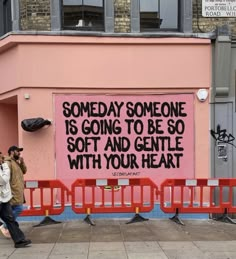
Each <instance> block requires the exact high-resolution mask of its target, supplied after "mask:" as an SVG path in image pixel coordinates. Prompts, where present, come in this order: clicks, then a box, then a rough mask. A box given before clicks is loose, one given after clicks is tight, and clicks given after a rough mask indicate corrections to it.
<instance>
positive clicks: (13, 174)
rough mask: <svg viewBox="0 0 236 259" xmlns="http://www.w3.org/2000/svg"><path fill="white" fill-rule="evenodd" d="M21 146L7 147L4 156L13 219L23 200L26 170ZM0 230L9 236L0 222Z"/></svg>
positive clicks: (21, 206) (4, 225)
mask: <svg viewBox="0 0 236 259" xmlns="http://www.w3.org/2000/svg"><path fill="white" fill-rule="evenodd" d="M21 151H23V148H19V147H17V146H11V147H9V149H8V155H9V156H6V157H5V158H4V161H6V162H7V164H8V166H9V168H10V186H11V191H12V199H11V201H10V204H11V206H12V211H13V215H14V217H15V220H16V219H17V217H18V216H19V215H20V213H21V212H22V210H23V204H24V202H25V197H24V174H25V173H26V171H27V167H26V165H25V162H24V159H23V157H21V154H20V152H21ZM0 230H1V232H2V234H3V235H4V236H5V237H7V238H8V237H10V235H9V232H8V229H7V226H6V224H1V223H0Z"/></svg>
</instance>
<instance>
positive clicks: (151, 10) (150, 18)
mask: <svg viewBox="0 0 236 259" xmlns="http://www.w3.org/2000/svg"><path fill="white" fill-rule="evenodd" d="M178 2H179V1H178V0H140V30H141V31H158V30H161V29H165V30H177V29H178V8H179V5H178Z"/></svg>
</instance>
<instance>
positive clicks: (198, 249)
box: [0, 219, 236, 259]
mask: <svg viewBox="0 0 236 259" xmlns="http://www.w3.org/2000/svg"><path fill="white" fill-rule="evenodd" d="M38 223H39V222H32V221H31V222H20V227H21V229H22V230H23V231H24V233H25V234H26V236H27V238H30V239H31V240H32V245H31V246H30V247H27V248H18V249H16V248H14V244H13V242H12V240H11V239H6V238H5V237H3V236H2V235H1V234H0V259H3V258H4V259H5V258H10V259H21V258H24V259H31V258H32V259H37V258H40V259H46V258H47V259H62V258H69V259H75V258H76V259H85V258H86V259H124V258H127V259H139V258H140V259H149V258H150V259H156V258H159V259H166V258H169V259H174V258H175V259H177V258H178V259H192V258H193V259H195V258H196V259H197V258H199V259H204V258H208V259H233V258H235V259H236V225H234V224H230V223H224V222H220V221H214V220H211V219H201V220H199V219H193V220H184V224H185V225H184V226H183V225H179V224H176V223H175V222H173V221H171V220H169V219H150V220H148V221H143V222H136V223H132V224H126V223H127V220H126V219H97V220H96V221H95V222H94V223H95V224H96V225H95V226H92V225H89V224H88V223H86V222H85V221H83V220H73V221H72V220H71V221H64V222H62V223H59V224H50V225H45V226H39V227H34V225H35V224H38Z"/></svg>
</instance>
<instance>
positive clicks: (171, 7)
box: [160, 0, 178, 29]
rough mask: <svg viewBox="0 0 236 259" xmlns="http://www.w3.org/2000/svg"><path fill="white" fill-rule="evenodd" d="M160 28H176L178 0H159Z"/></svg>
mask: <svg viewBox="0 0 236 259" xmlns="http://www.w3.org/2000/svg"><path fill="white" fill-rule="evenodd" d="M160 14H161V16H160V17H161V20H162V23H161V29H178V0H163V1H160Z"/></svg>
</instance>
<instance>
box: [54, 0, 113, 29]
mask: <svg viewBox="0 0 236 259" xmlns="http://www.w3.org/2000/svg"><path fill="white" fill-rule="evenodd" d="M50 5H51V30H52V31H66V30H64V29H63V28H62V18H63V17H62V13H63V2H62V0H50ZM86 32H101V31H91V30H89V31H86ZM103 32H109V33H112V32H114V1H111V0H104V31H103Z"/></svg>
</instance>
